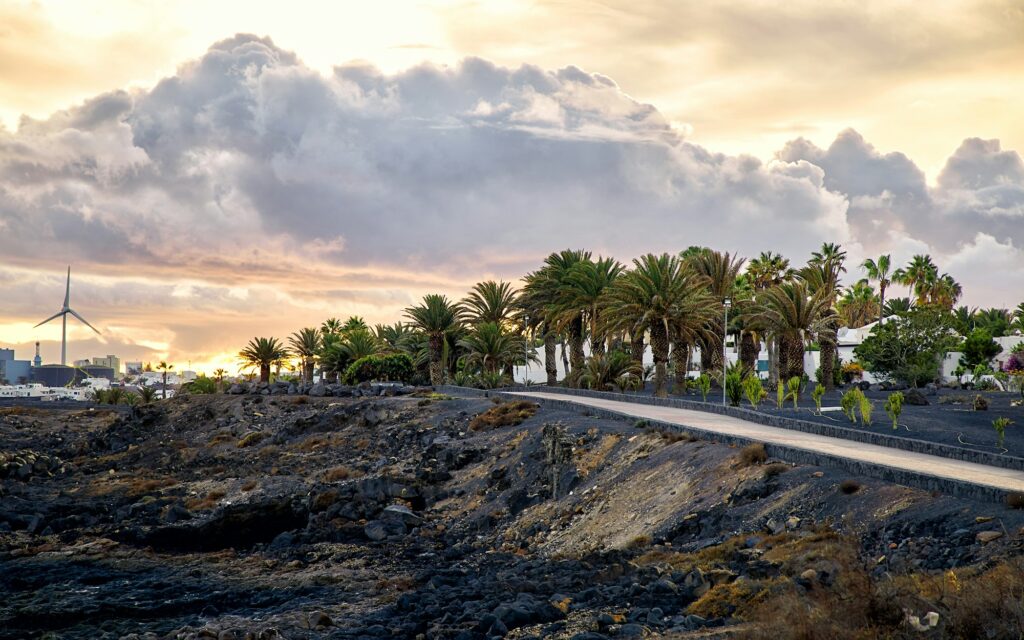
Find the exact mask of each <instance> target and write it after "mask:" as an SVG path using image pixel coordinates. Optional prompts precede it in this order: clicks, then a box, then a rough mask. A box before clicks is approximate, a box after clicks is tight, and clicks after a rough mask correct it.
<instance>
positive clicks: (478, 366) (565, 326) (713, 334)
mask: <svg viewBox="0 0 1024 640" xmlns="http://www.w3.org/2000/svg"><path fill="white" fill-rule="evenodd" d="M860 267H861V269H862V270H863V272H864V275H865V276H866V277H865V278H863V279H860V280H858V281H856V282H854V284H852V285H850V286H846V287H844V286H842V285H841V283H840V280H841V278H842V277H843V274H845V273H846V252H845V251H843V249H842V248H841V247H840V246H839V245H837V244H832V243H826V244H824V245H822V246H821V248H820V249H819V250H818V251H815V252H813V253H812V255H811V257H810V259H809V260H808V261H807V262H806V264H804V265H803V266H801V267H793V266H791V264H790V261H789V260H788V259H786V258H784V257H782V256H781V255H779V254H777V253H772V252H766V253H762V254H760V255H759V256H757V257H755V258H752V259H750V260H746V259H744V258H742V257H739V256H736V255H734V254H730V253H728V252H719V251H714V250H712V249H709V248H707V247H690V248H688V249H686V250H685V251H682V252H680V253H679V254H668V253H663V254H660V255H658V254H647V255H644V256H641V257H639V258H636V259H635V260H633V261H632V263H631V264H630V265H625V264H622V263H620V262H618V261H617V260H615V259H613V258H609V257H604V256H597V257H594V256H593V255H592V254H591V252H589V251H584V250H564V251H560V252H556V253H552V254H551V255H549V256H548V257H547V258H546V259H545V260H544V262H543V264H542V265H541V266H540V268H538V269H537V270H535V271H532V272H530V273H528V274H527V275H526V276H525V277H524V278H523V286H522V288H521V289H517V288H516V287H514V286H513V285H512V284H511V283H508V282H502V281H492V280H488V281H485V282H480V283H478V284H476V285H475V286H474V287H473V288H472V289H471V290H470V291H469V293H468V294H467V295H466V297H465V298H463V299H462V300H458V301H452V300H449V299H448V298H447V297H446V296H444V295H440V294H430V295H427V296H425V297H424V298H423V300H422V301H421V302H420V303H419V304H417V305H414V306H411V307H409V308H407V309H405V311H404V318H403V321H402V322H398V323H395V324H393V325H377V326H376V327H374V328H373V329H370V328H369V326H367V324H366V323H365V322H364V321H363V320H362V319H361V318H358V317H352V318H349V319H348V320H347V321H346V322H341V321H339V320H337V319H335V318H331V319H329V320H327V321H325V322H324V323H323V324H322V325H321V326H320V327H306V328H303V329H301V330H299V331H297V332H296V333H294V334H292V336H291V337H290V338H289V340H288V344H287V345H285V344H284V343H282V342H280V341H278V340H276V339H275V338H254V339H253V340H252V341H251V342H250V343H249V345H248V346H247V347H246V348H245V349H244V350H243V351H242V352H241V353H240V358H241V359H242V361H243V363H245V364H246V365H248V366H252V367H254V368H259V369H260V378H261V380H264V381H266V380H268V379H269V376H270V370H271V368H272V367H274V366H275V365H280V364H281V363H283V362H285V361H287V360H289V359H291V358H298V360H299V361H300V369H301V371H302V376H303V378H304V379H305V380H306V381H307V382H309V381H311V380H312V379H313V375H314V372H315V370H316V368H317V367H318V366H319V368H320V371H321V373H322V375H323V376H324V378H325V379H327V380H329V381H330V380H336V379H337V376H338V374H339V373H340V372H342V371H344V370H345V368H346V367H347V366H348V365H349V364H351V363H352V362H354V361H356V360H358V359H359V358H362V357H365V356H369V355H376V354H387V353H405V354H408V355H409V356H410V358H411V359H412V360H413V362H414V364H415V366H416V367H417V368H418V370H420V371H422V374H423V377H424V379H427V378H429V381H430V382H431V383H432V384H435V385H436V384H442V383H444V382H445V381H455V382H460V383H465V382H466V381H467V380H469V379H473V380H474V381H476V382H478V383H480V382H483V383H484V384H485V385H486V386H495V385H497V384H502V383H507V382H510V381H511V374H512V371H513V368H514V367H515V366H518V365H522V364H524V363H527V362H531V361H535V360H536V359H537V358H536V355H535V348H536V347H540V346H543V349H544V363H545V370H546V374H547V382H548V384H557V383H558V382H559V381H558V379H557V378H558V376H557V353H558V347H559V345H561V347H562V348H561V357H562V361H563V365H564V369H565V370H566V372H567V375H566V378H565V382H566V383H567V384H569V385H572V386H577V385H581V384H583V385H594V384H597V383H596V382H595V381H596V380H598V379H605V378H606V377H607V376H608V375H613V374H614V375H616V376H618V377H617V378H616V379H626V380H627V381H628V380H630V379H632V380H633V381H634V382H635V381H637V380H639V381H640V382H642V380H643V378H644V376H645V374H644V371H643V366H642V363H643V354H644V351H645V349H646V346H647V344H649V345H650V348H651V351H652V354H653V359H654V370H653V377H654V387H655V392H656V393H657V394H658V395H662V396H663V395H666V394H667V390H668V381H669V367H670V366H671V367H672V369H673V372H674V378H675V380H676V381H677V384H678V383H680V382H682V381H684V380H685V378H686V373H687V371H689V370H690V368H691V365H692V364H695V363H692V360H693V359H694V357H695V356H696V355H697V354H699V358H700V361H699V364H700V368H701V370H703V371H705V372H720V371H721V370H722V368H723V367H724V366H725V363H724V361H723V358H724V354H723V343H724V342H725V340H726V336H727V334H728V335H730V336H734V337H735V338H736V342H735V344H737V345H738V351H739V361H740V362H741V363H742V366H743V367H744V368H746V369H748V370H753V369H754V368H755V367H756V365H757V358H758V354H759V353H760V351H761V346H762V345H766V346H767V349H768V359H769V368H770V375H771V377H772V378H773V379H778V378H782V379H790V378H792V377H801V376H802V375H803V374H804V351H805V348H806V346H807V345H808V344H810V343H815V344H817V346H818V348H819V349H820V352H821V371H820V379H821V380H822V382H823V384H825V385H826V387H829V386H831V384H832V381H833V379H834V375H833V373H834V367H835V366H836V363H837V360H838V358H837V351H838V347H837V343H836V333H837V329H838V328H839V327H840V326H844V325H845V326H851V327H857V326H863V325H865V324H868V323H869V322H873V321H875V320H876V319H879V320H880V319H882V318H883V317H885V316H888V315H900V314H902V313H906V312H908V311H909V310H910V309H912V308H913V307H918V306H920V307H924V306H929V307H936V308H940V309H944V310H946V311H948V312H951V313H952V312H953V308H954V306H955V304H956V302H957V301H958V300H959V298H960V296H961V294H962V289H961V287H960V285H959V284H958V283H956V281H955V280H954V279H953V278H952V277H950V276H949V275H948V274H945V273H940V271H939V269H938V268H937V267H936V265H935V264H934V262H933V261H932V259H931V257H929V256H927V255H919V256H914V258H913V259H912V260H911V261H910V262H909V263H908V264H907V265H906V266H905V267H902V268H893V263H892V260H891V258H890V256H888V255H883V256H879V257H878V258H876V259H871V260H866V261H865V262H864V263H862V264H861V265H860ZM872 282H874V283H877V285H878V292H877V294H876V292H875V288H874V287H873V286H872ZM894 285H903V286H906V287H907V288H908V292H909V294H910V295H909V296H908V297H906V298H892V299H887V297H886V296H887V294H889V293H891V291H892V287H893V286H894ZM726 306H728V307H729V309H730V311H729V323H728V326H726V323H725V317H724V316H725V310H726ZM956 313H959V310H957V311H956ZM1007 313H1008V314H1009V315H1007V316H1006V317H1007V318H1008V324H1012V322H1014V317H1015V316H1014V315H1013V314H1011V313H1009V312H1007ZM987 314H988V312H984V313H982V312H976V311H975V312H971V313H970V314H968V316H969V317H968V320H971V321H973V322H981V321H982V320H983V319H984V318H986V317H987ZM1017 317H1024V309H1018V311H1017ZM1016 321H1017V322H1024V320H1016ZM587 345H589V351H590V356H589V358H588V357H587V353H586V352H587V350H586V348H585V347H586V346H587ZM715 377H716V379H717V376H715ZM620 381H621V380H620ZM606 383H607V380H604V381H603V382H601V383H600V384H606Z"/></svg>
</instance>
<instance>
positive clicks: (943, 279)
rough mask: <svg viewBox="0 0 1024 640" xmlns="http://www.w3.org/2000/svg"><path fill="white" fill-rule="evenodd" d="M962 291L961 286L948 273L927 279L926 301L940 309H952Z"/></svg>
mask: <svg viewBox="0 0 1024 640" xmlns="http://www.w3.org/2000/svg"><path fill="white" fill-rule="evenodd" d="M963 293H964V289H963V287H962V286H960V283H959V282H957V281H956V280H954V279H953V276H951V275H949V274H948V273H944V274H942V275H941V276H936V277H933V278H931V279H930V280H929V283H928V303H929V304H931V305H933V306H935V307H938V308H940V309H945V310H947V311H948V310H950V309H952V308H953V307H954V305H956V303H957V302H958V301H959V300H960V296H962V295H963Z"/></svg>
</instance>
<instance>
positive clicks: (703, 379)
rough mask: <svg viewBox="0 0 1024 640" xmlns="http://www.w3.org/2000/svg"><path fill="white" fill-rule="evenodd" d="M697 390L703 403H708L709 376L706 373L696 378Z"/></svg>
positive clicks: (709, 391) (709, 390)
mask: <svg viewBox="0 0 1024 640" xmlns="http://www.w3.org/2000/svg"><path fill="white" fill-rule="evenodd" d="M696 382H697V390H698V391H700V397H701V398H702V399H703V400H704V402H707V401H708V394H709V393H711V376H709V375H708V374H706V373H702V374H700V375H699V376H697V381H696Z"/></svg>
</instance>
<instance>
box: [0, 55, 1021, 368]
mask: <svg viewBox="0 0 1024 640" xmlns="http://www.w3.org/2000/svg"><path fill="white" fill-rule="evenodd" d="M679 130H680V129H679V128H678V127H674V126H673V125H672V124H671V123H670V122H669V121H668V120H667V119H666V118H665V117H664V116H663V115H662V114H661V112H659V110H658V109H657V108H656V107H654V106H652V105H649V104H644V103H642V102H640V101H637V100H635V99H634V98H632V97H630V96H629V95H627V94H626V93H624V92H623V91H622V90H621V88H620V87H619V86H618V85H617V84H616V82H615V81H614V80H612V79H611V78H609V77H606V76H604V75H601V74H596V73H589V72H586V71H583V70H581V69H579V68H576V67H571V66H570V67H565V68H562V69H557V70H548V69H542V68H540V67H536V66H532V65H522V66H519V67H516V68H508V67H503V66H499V65H496V64H493V63H491V62H488V61H486V60H482V59H479V58H468V59H466V60H464V61H463V62H461V63H460V64H458V65H455V66H451V67H443V66H435V65H429V64H423V65H420V66H417V67H414V68H411V69H407V70H405V71H401V72H398V73H394V74H385V73H383V72H381V71H380V70H378V69H376V68H374V67H372V66H369V65H366V64H362V63H358V64H347V65H341V66H338V67H336V68H335V69H334V70H333V72H332V73H330V74H328V75H323V74H320V73H318V72H316V71H313V70H311V69H310V68H308V67H307V66H306V65H304V64H303V63H302V61H301V60H299V59H298V58H297V57H296V56H295V55H294V54H293V53H291V52H288V51H285V50H282V49H280V48H278V47H277V46H275V45H274V43H273V42H272V41H271V40H270V39H268V38H260V37H256V36H251V35H237V36H234V37H232V38H228V39H226V40H223V41H220V42H218V43H216V44H214V45H213V46H212V47H210V49H209V50H208V51H207V53H206V54H205V55H204V56H202V57H201V58H199V59H196V60H193V61H190V62H188V63H186V64H183V65H182V66H181V67H179V69H178V71H177V73H175V74H174V75H172V76H169V77H167V78H164V79H163V80H161V81H160V82H159V83H157V84H156V85H155V86H154V87H153V88H152V89H148V90H141V89H134V90H131V91H113V92H110V93H106V94H102V95H99V96H96V97H94V98H92V99H90V100H87V101H85V102H83V103H82V104H80V105H78V106H75V107H72V108H69V109H66V110H64V111H61V112H58V113H56V114H54V115H53V116H52V117H50V118H47V119H40V120H31V119H27V120H25V121H24V122H23V124H22V126H21V127H20V128H19V129H18V130H17V131H16V132H10V131H0V229H2V231H3V233H0V251H2V252H3V255H4V256H5V264H6V265H7V266H9V267H10V268H12V269H21V270H23V272H40V271H45V272H54V271H55V270H56V269H59V268H60V265H61V264H64V263H66V262H68V261H73V262H74V263H75V265H76V266H75V268H76V273H84V274H88V275H89V277H91V278H93V279H94V280H95V283H102V284H104V286H105V287H106V288H104V287H98V288H97V289H95V290H94V291H92V292H90V293H91V295H90V296H88V297H86V298H85V299H87V300H90V301H91V302H92V304H94V305H95V306H94V309H95V311H94V312H93V316H92V317H95V316H96V315H97V314H106V317H101V318H100V319H99V321H101V322H105V323H107V324H109V325H111V326H116V327H129V329H125V330H124V331H126V332H128V333H124V332H123V333H122V334H119V335H129V334H130V332H131V331H141V327H150V328H151V333H153V334H154V335H155V336H156V337H154V335H149V337H146V338H140V339H139V340H140V342H139V343H138V344H140V345H143V346H144V345H145V344H149V345H151V344H158V343H163V342H166V341H167V340H171V339H173V342H174V344H175V345H176V347H175V348H179V349H180V348H184V347H181V346H180V345H188V348H192V349H198V350H202V351H203V353H206V354H207V355H209V354H210V353H212V351H213V350H214V349H215V346H214V345H216V344H217V343H218V342H217V341H219V340H228V339H229V337H228V334H229V333H231V331H230V330H229V329H226V328H224V327H222V326H220V325H226V326H234V327H235V331H236V333H237V331H239V330H241V331H243V333H242V335H245V334H247V333H249V332H250V331H254V332H255V331H259V330H260V327H263V328H264V329H265V331H266V332H270V331H273V332H274V333H276V334H277V335H283V334H286V333H288V332H290V331H292V330H294V329H296V328H297V327H298V326H301V325H302V324H309V323H315V322H318V321H319V320H320V319H322V318H323V317H324V316H327V315H340V316H344V315H347V314H348V313H360V314H362V315H366V316H367V317H368V319H370V320H371V321H384V320H390V319H393V318H395V317H397V314H398V311H399V310H400V309H401V307H403V306H405V305H407V304H408V303H409V301H410V300H414V299H416V298H417V297H418V296H420V295H422V294H423V293H425V292H427V291H431V290H440V291H443V292H445V293H449V294H450V295H455V296H458V295H460V294H461V292H462V291H463V290H464V288H465V287H466V285H468V284H470V283H472V282H473V281H475V280H477V279H481V278H484V277H491V276H502V277H506V278H517V277H519V276H520V275H521V274H522V273H524V272H525V271H527V270H528V269H531V268H534V267H535V266H536V265H537V264H538V263H539V261H540V260H541V259H542V258H543V256H544V255H546V254H547V253H548V252H550V251H554V250H559V249H563V248H565V247H567V246H571V247H587V248H590V249H592V250H594V251H595V252H600V253H604V254H606V255H607V254H612V255H616V256H617V257H619V258H620V259H624V260H628V259H629V258H631V257H633V256H635V255H637V254H639V253H642V252H647V251H678V250H679V249H681V248H683V247H686V246H689V245H693V244H707V245H712V246H716V247H720V248H723V249H727V250H731V251H738V252H740V253H741V254H745V255H751V254H755V253H757V252H760V251H764V250H772V251H781V252H783V253H785V254H787V255H789V256H791V257H792V258H793V259H794V260H797V261H799V260H802V259H803V258H804V257H805V256H806V255H807V254H808V253H809V252H810V251H811V250H812V249H813V248H815V247H816V246H818V245H820V243H822V242H825V241H828V242H842V243H845V244H847V245H848V246H850V247H851V248H853V249H855V250H856V252H860V253H864V254H865V255H867V254H871V253H873V252H877V251H882V250H889V249H892V248H895V250H897V251H902V250H904V249H906V248H908V247H915V248H916V247H921V246H924V247H928V248H930V249H931V250H933V251H934V252H936V254H937V255H938V256H940V257H947V258H950V259H951V260H952V259H953V257H954V256H957V255H963V256H966V255H967V254H964V253H963V252H965V251H968V249H969V247H975V248H976V247H978V246H985V245H984V244H982V245H979V244H978V243H979V242H981V240H979V239H978V238H979V236H978V233H979V232H982V233H984V234H985V238H986V240H985V242H989V241H991V242H994V243H996V244H997V245H998V246H999V247H1001V249H1000V250H1001V251H1002V252H1003V254H1001V255H1004V257H1005V256H1006V255H1007V254H1006V253H1005V252H1007V251H1009V252H1010V253H1009V254H1008V255H1011V256H1014V255H1017V254H1019V253H1020V247H1022V246H1024V237H1022V234H1024V232H1022V231H1021V229H1024V225H1020V224H1019V223H1020V219H1021V216H1022V211H1024V209H1022V202H1024V198H1022V197H1021V195H1022V193H1024V192H1022V189H1024V180H1022V175H1024V174H1022V172H1021V163H1020V158H1019V156H1017V155H1016V154H1015V153H1013V152H1008V151H1003V150H1001V149H1000V147H999V144H998V142H995V141H988V142H985V141H980V140H968V141H966V142H965V143H964V145H963V146H962V147H961V148H960V150H958V151H957V152H956V153H955V154H954V156H953V157H952V158H951V159H950V161H949V164H948V166H947V168H946V170H945V171H944V172H943V174H942V177H941V179H940V181H939V183H938V184H937V185H936V186H934V187H932V186H929V185H928V184H927V183H926V181H925V177H924V174H923V173H922V172H921V171H920V169H919V168H918V167H917V166H916V165H915V164H914V162H913V161H911V160H910V159H909V158H908V157H907V156H906V155H904V154H902V153H895V152H894V153H881V152H879V151H878V150H877V149H875V148H874V147H873V146H872V145H871V144H870V143H868V142H867V141H866V140H864V138H863V137H862V136H861V135H860V134H858V133H857V132H856V131H853V130H847V131H844V132H843V133H841V134H840V135H839V136H838V138H837V139H836V140H835V142H834V143H833V144H832V145H830V146H829V147H828V148H827V149H822V148H819V147H817V146H816V145H814V144H813V143H811V142H809V141H807V140H804V139H797V140H793V141H791V142H790V143H788V144H787V145H785V147H784V148H783V149H782V150H781V151H780V152H779V153H778V154H777V156H776V158H775V159H774V160H773V161H771V162H768V163H764V162H762V161H760V160H758V159H757V158H754V157H752V156H746V155H726V154H722V153H715V152H713V151H710V150H708V149H706V148H704V147H702V146H700V145H697V144H694V143H692V142H690V141H688V140H687V139H685V138H684V137H682V136H681V135H680V133H679ZM989 239H990V240H989ZM975 250H976V249H975ZM963 260H966V257H964V258H963ZM55 261H56V264H55ZM975 262H976V260H975ZM975 262H970V263H969V264H972V265H973V264H975ZM953 264H956V263H955V261H954V262H953ZM964 264H965V265H966V264H968V263H967V262H964ZM965 268H966V267H965ZM970 272H971V273H978V270H977V269H976V268H975V267H973V266H972V267H971V271H970ZM1015 274H1016V272H1014V274H1013V275H1011V276H1010V278H1011V282H1009V283H1008V285H1012V286H1017V287H1018V290H1024V283H1020V282H1017V281H1016V280H1014V278H1017V277H1018V276H1017V275H1015ZM954 275H957V274H955V273H954ZM59 284H60V283H59V278H54V281H53V282H52V283H49V282H48V283H47V286H46V287H45V289H46V293H45V296H46V297H45V298H42V297H39V296H41V295H43V293H42V288H40V287H36V288H31V287H8V285H5V293H7V291H6V289H8V288H11V295H10V296H9V298H10V300H11V301H12V303H11V306H10V307H9V309H10V311H7V310H6V309H5V313H9V314H11V317H16V318H18V319H23V318H28V317H29V316H31V317H32V318H34V317H35V316H36V315H38V313H37V312H32V310H35V309H37V308H45V309H48V308H49V306H51V305H50V302H51V300H50V296H51V295H52V292H51V291H50V289H53V290H56V289H57V288H59ZM964 284H965V287H966V289H967V291H968V292H970V291H971V287H972V285H973V283H972V282H968V281H965V282H964ZM240 291H246V294H245V295H239V292H240ZM175 292H177V295H175ZM54 299H56V298H54ZM140 309H145V310H147V312H142V311H139V310H140ZM154 309H159V310H160V312H161V313H160V314H157V313H155V312H154V311H152V310H154ZM133 314H137V315H133ZM161 314H162V316H161ZM197 317H202V318H203V320H202V321H197V320H196V318H197ZM3 320H4V318H0V322H2V321H3ZM214 325H217V326H214ZM157 326H158V327H160V328H161V329H160V330H159V331H155V330H152V328H153V327H157ZM131 327H134V329H131ZM193 333H194V334H195V335H193ZM168 336H170V338H168ZM235 340H236V341H237V340H238V336H237V335H236V336H235Z"/></svg>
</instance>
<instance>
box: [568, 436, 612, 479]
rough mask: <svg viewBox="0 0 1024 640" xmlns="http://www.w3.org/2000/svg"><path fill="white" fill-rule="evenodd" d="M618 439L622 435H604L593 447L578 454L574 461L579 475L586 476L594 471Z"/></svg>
mask: <svg viewBox="0 0 1024 640" xmlns="http://www.w3.org/2000/svg"><path fill="white" fill-rule="evenodd" d="M620 440H622V436H620V435H618V434H612V435H606V436H604V437H603V438H601V440H600V441H598V442H597V443H596V444H595V445H594V446H593V447H591V448H590V449H587V450H585V451H584V452H583V453H582V454H581V455H580V456H579V458H578V460H577V463H576V466H577V468H578V470H579V473H580V475H582V476H583V477H584V478H586V477H588V476H589V475H590V474H591V473H593V472H594V471H596V470H597V468H598V467H600V466H601V465H602V464H603V463H604V461H605V459H607V458H608V454H610V453H611V452H612V449H614V448H615V445H617V444H619V441H620Z"/></svg>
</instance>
